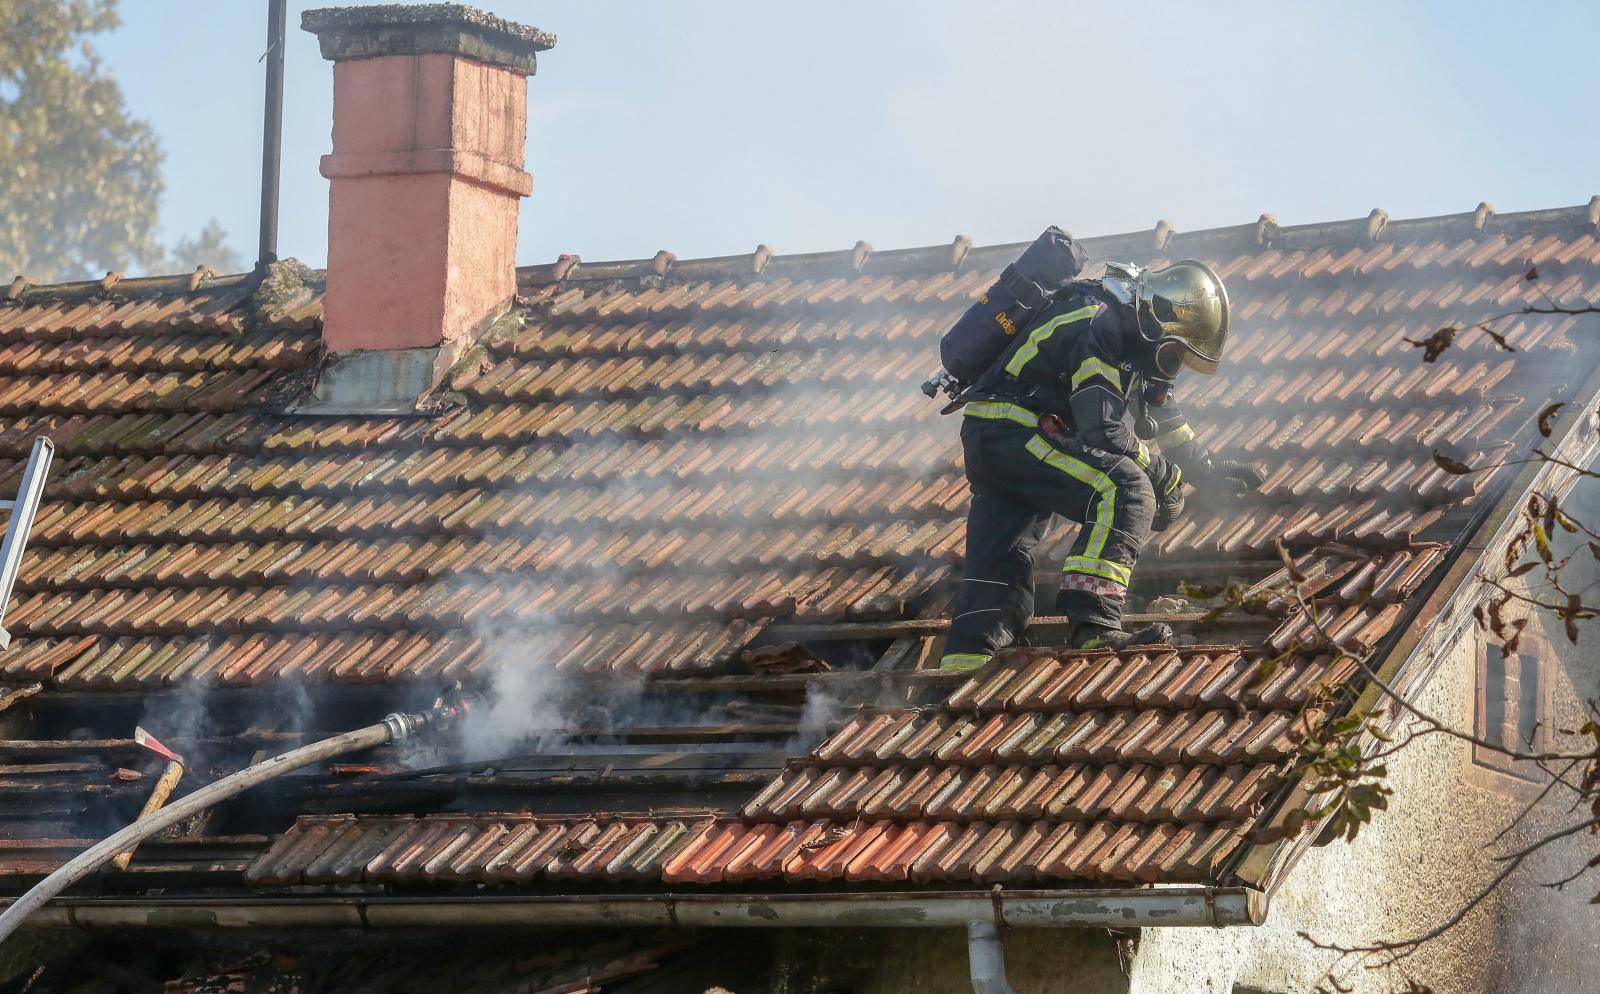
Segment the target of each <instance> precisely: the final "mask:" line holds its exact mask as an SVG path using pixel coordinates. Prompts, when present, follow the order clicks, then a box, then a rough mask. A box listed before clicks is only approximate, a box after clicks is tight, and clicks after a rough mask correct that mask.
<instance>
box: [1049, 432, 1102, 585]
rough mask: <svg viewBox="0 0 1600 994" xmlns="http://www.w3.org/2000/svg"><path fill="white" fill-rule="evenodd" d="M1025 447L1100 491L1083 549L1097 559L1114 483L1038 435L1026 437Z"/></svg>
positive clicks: (1075, 478) (1090, 556) (1053, 465)
mask: <svg viewBox="0 0 1600 994" xmlns="http://www.w3.org/2000/svg"><path fill="white" fill-rule="evenodd" d="M1028 451H1029V452H1031V453H1033V455H1034V457H1035V458H1037V459H1038V460H1039V461H1040V462H1042V463H1044V464H1045V465H1046V466H1052V467H1054V468H1056V469H1059V470H1061V472H1063V473H1065V474H1067V475H1068V476H1070V477H1072V478H1073V479H1074V480H1077V481H1078V482H1080V483H1087V484H1088V485H1089V486H1091V487H1093V488H1094V490H1095V492H1096V493H1098V494H1099V495H1100V500H1099V502H1098V504H1097V506H1096V508H1095V513H1094V524H1093V526H1091V527H1090V529H1089V544H1088V545H1087V546H1086V547H1085V548H1084V550H1083V551H1084V552H1085V553H1086V554H1087V555H1088V556H1089V558H1091V559H1098V558H1099V556H1100V553H1101V552H1103V551H1105V547H1106V539H1108V538H1110V537H1111V518H1112V515H1114V514H1115V513H1116V509H1117V485H1116V484H1115V483H1112V482H1111V477H1109V476H1107V475H1106V474H1104V473H1102V472H1100V471H1099V470H1098V469H1095V468H1094V467H1093V466H1090V465H1089V464H1088V463H1086V462H1082V461H1081V460H1078V459H1074V458H1072V457H1071V456H1069V455H1067V454H1066V453H1065V452H1062V451H1061V450H1060V449H1057V448H1056V447H1055V446H1053V445H1051V444H1050V443H1049V442H1047V441H1045V440H1044V436H1042V435H1035V436H1033V437H1032V438H1030V439H1028Z"/></svg>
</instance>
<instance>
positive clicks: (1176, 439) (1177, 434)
mask: <svg viewBox="0 0 1600 994" xmlns="http://www.w3.org/2000/svg"><path fill="white" fill-rule="evenodd" d="M1192 441H1194V429H1193V428H1190V427H1189V426H1188V425H1187V424H1181V425H1179V426H1178V427H1176V428H1174V429H1172V430H1171V431H1169V432H1163V433H1162V434H1160V435H1157V436H1156V444H1157V445H1159V446H1161V447H1162V448H1163V449H1170V448H1172V447H1173V446H1174V445H1182V444H1183V443H1185V442H1192Z"/></svg>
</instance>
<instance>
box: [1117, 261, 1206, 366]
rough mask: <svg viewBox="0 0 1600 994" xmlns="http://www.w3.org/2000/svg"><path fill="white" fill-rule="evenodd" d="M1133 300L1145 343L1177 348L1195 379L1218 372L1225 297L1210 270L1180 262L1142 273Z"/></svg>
mask: <svg viewBox="0 0 1600 994" xmlns="http://www.w3.org/2000/svg"><path fill="white" fill-rule="evenodd" d="M1138 296H1139V312H1138V316H1139V325H1140V330H1141V331H1142V332H1143V333H1144V334H1145V336H1146V337H1147V338H1150V339H1153V340H1156V341H1159V342H1171V343H1173V344H1174V345H1176V346H1180V347H1181V349H1182V352H1183V364H1184V365H1186V366H1188V367H1189V368H1190V369H1193V370H1194V371H1196V372H1198V373H1206V374H1210V373H1215V372H1216V371H1217V367H1218V366H1219V365H1220V364H1221V362H1222V351H1223V347H1224V345H1225V344H1226V342H1227V338H1228V291H1227V290H1226V288H1224V287H1223V285H1222V280H1221V279H1219V278H1218V277H1217V274H1216V273H1214V272H1213V271H1212V270H1211V267H1210V266H1207V265H1206V264H1205V263H1203V262H1195V261H1193V260H1189V259H1185V260H1184V261H1182V262H1179V263H1175V264H1174V265H1171V266H1168V267H1167V268H1166V269H1162V270H1159V271H1157V272H1153V273H1152V272H1149V271H1146V272H1145V273H1143V274H1141V276H1140V279H1139V292H1138ZM1152 332H1153V333H1154V334H1152Z"/></svg>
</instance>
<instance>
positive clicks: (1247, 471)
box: [1213, 459, 1267, 497]
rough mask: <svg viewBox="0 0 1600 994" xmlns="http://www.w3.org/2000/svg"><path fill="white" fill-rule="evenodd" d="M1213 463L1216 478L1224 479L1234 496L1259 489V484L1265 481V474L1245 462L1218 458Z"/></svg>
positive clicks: (1240, 495)
mask: <svg viewBox="0 0 1600 994" xmlns="http://www.w3.org/2000/svg"><path fill="white" fill-rule="evenodd" d="M1213 465H1214V475H1215V476H1216V478H1217V479H1219V480H1226V481H1227V482H1228V484H1229V485H1230V486H1231V487H1232V489H1233V493H1234V496H1236V497H1243V496H1244V495H1245V494H1248V493H1253V492H1255V491H1257V490H1260V489H1261V485H1262V484H1263V483H1266V482H1267V478H1266V476H1265V475H1263V474H1262V472H1261V471H1260V470H1259V469H1256V468H1255V467H1254V466H1252V465H1250V464H1249V463H1247V462H1239V461H1237V460H1234V459H1218V460H1216V462H1215V463H1214V464H1213Z"/></svg>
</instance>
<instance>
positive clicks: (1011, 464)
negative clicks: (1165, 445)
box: [941, 401, 1156, 668]
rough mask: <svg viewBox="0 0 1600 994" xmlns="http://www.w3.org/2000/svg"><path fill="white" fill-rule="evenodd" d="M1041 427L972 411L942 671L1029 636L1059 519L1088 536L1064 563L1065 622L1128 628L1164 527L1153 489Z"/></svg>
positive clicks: (1025, 416) (1027, 419)
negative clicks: (1136, 582)
mask: <svg viewBox="0 0 1600 994" xmlns="http://www.w3.org/2000/svg"><path fill="white" fill-rule="evenodd" d="M1038 420H1039V419H1038V417H1037V416H1036V415H1034V414H1033V413H1032V412H1030V411H1028V410H1027V409H1025V408H1022V407H1019V406H1017V405H1014V404H1006V403H1002V402H997V401H985V402H978V403H972V404H968V405H967V409H966V417H965V418H964V419H963V421H962V425H961V448H962V452H963V455H964V457H965V460H966V468H967V481H968V484H969V486H970V487H971V490H972V503H971V506H970V507H969V509H968V511H967V555H966V575H965V576H964V577H963V578H962V581H961V588H960V590H959V592H958V593H957V594H956V602H955V609H954V617H953V618H952V620H951V623H950V634H949V637H948V638H947V639H946V641H945V655H944V658H943V659H942V660H941V667H944V668H962V667H968V666H978V665H981V664H983V663H985V662H987V661H988V660H989V657H990V656H991V655H993V654H994V653H995V651H996V650H998V649H1001V648H1004V647H1005V646H1007V645H1009V644H1011V643H1012V642H1014V641H1016V640H1017V638H1018V637H1019V636H1020V635H1021V634H1022V632H1023V629H1024V628H1026V627H1027V623H1028V620H1029V619H1030V618H1031V617H1032V616H1033V601H1034V590H1033V552H1034V549H1035V547H1036V546H1038V544H1039V541H1040V540H1041V539H1042V538H1043V537H1044V533H1045V529H1046V528H1047V527H1048V526H1049V524H1050V519H1051V517H1052V516H1053V515H1057V514H1059V515H1061V516H1062V517H1064V518H1068V519H1070V520H1072V521H1076V522H1078V523H1079V524H1080V525H1081V526H1082V527H1080V528H1079V529H1078V537H1077V539H1076V540H1075V541H1074V542H1073V544H1072V549H1071V551H1070V553H1069V554H1068V556H1067V558H1066V560H1065V561H1064V562H1063V564H1062V576H1061V592H1060V594H1058V595H1057V597H1056V604H1055V607H1056V611H1057V613H1059V614H1064V615H1067V616H1068V617H1070V618H1072V619H1073V621H1075V622H1078V623H1080V624H1082V623H1087V624H1090V625H1097V626H1102V627H1105V628H1120V627H1121V621H1122V608H1123V604H1124V602H1125V601H1126V599H1127V594H1128V583H1129V581H1130V579H1131V578H1132V575H1133V567H1134V565H1135V564H1136V563H1137V562H1138V559H1139V549H1140V548H1141V547H1142V546H1143V545H1144V543H1145V541H1146V540H1147V539H1148V538H1149V537H1150V526H1151V522H1152V521H1153V520H1154V518H1155V507H1156V499H1155V490H1154V488H1153V487H1152V486H1151V484H1150V479H1149V477H1148V476H1147V475H1146V474H1145V472H1144V470H1143V469H1141V468H1140V466H1139V465H1138V463H1136V462H1135V461H1134V460H1133V459H1131V458H1129V457H1127V456H1123V455H1116V454H1114V453H1110V452H1104V451H1102V450H1099V449H1093V448H1089V447H1086V446H1079V445H1075V444H1072V442H1071V441H1070V440H1068V439H1062V438H1060V437H1059V436H1047V435H1046V434H1045V433H1044V432H1043V431H1041V430H1039V427H1038Z"/></svg>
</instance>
